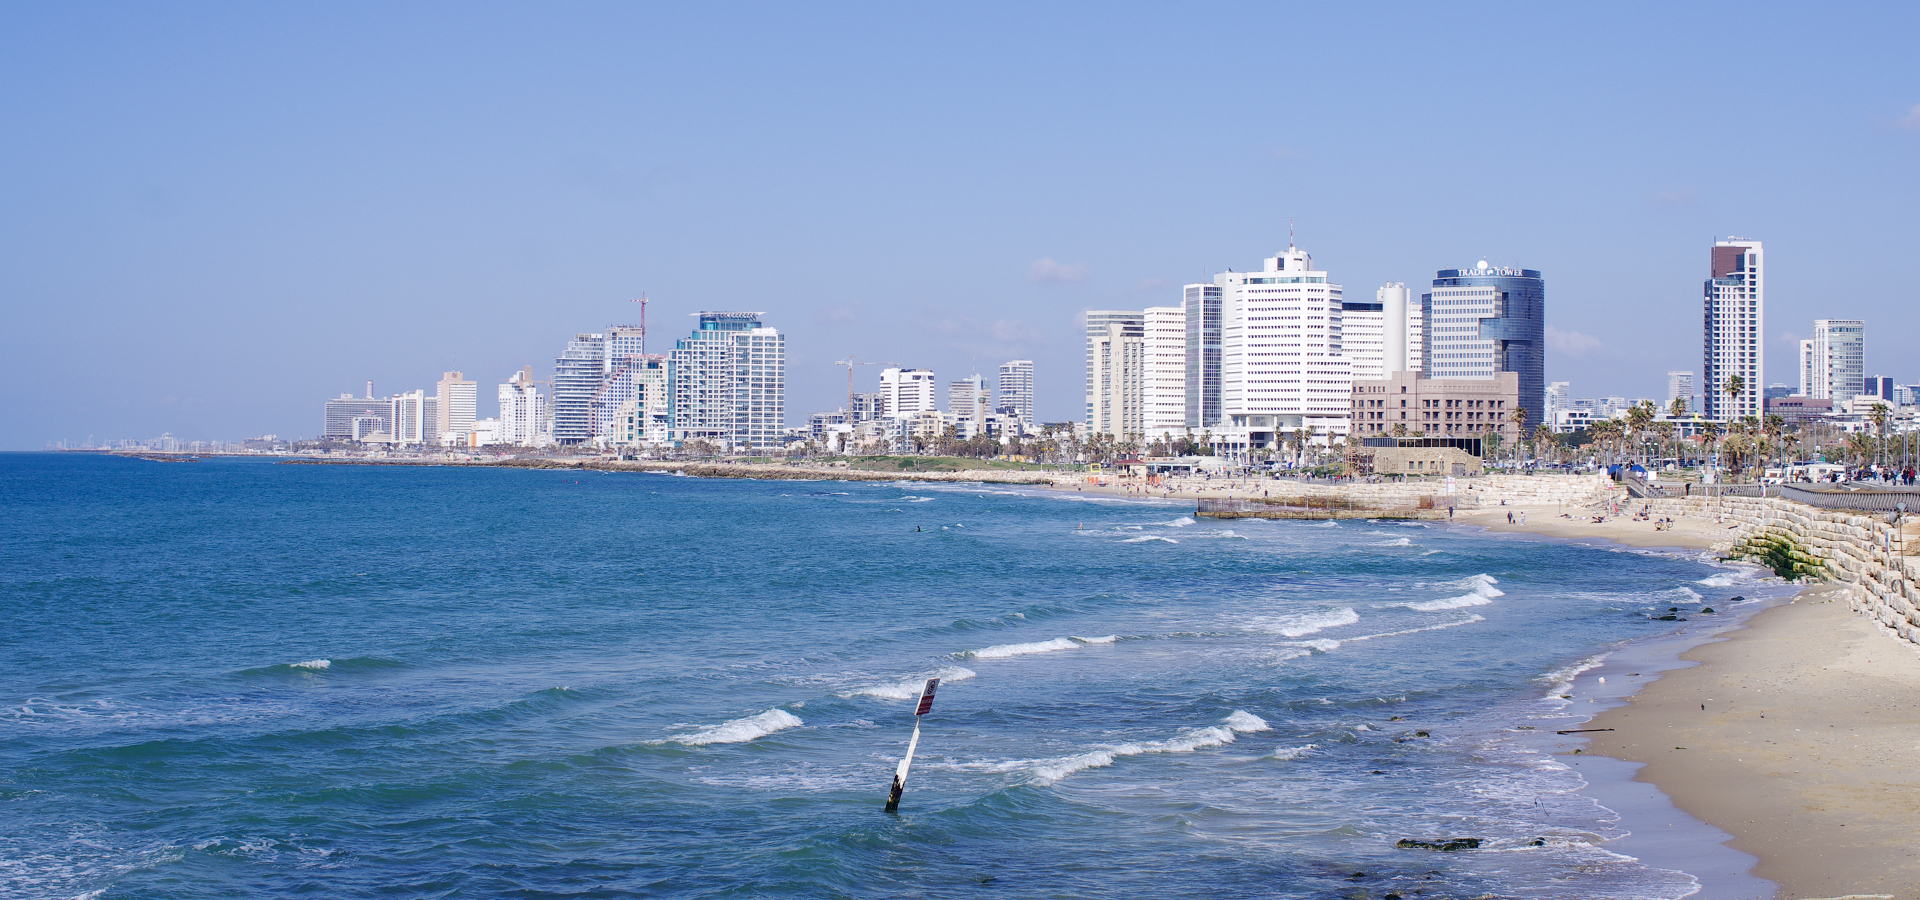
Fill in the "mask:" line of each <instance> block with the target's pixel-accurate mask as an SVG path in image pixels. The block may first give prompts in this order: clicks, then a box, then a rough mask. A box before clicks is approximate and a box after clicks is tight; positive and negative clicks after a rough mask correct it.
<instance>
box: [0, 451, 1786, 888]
mask: <svg viewBox="0 0 1920 900" xmlns="http://www.w3.org/2000/svg"><path fill="white" fill-rule="evenodd" d="M0 510H3V511H4V521H5V522H6V539H5V540H4V541H0V613H4V620H5V622H6V623H7V624H6V627H5V628H4V629H0V895H4V896H7V897H48V898H144V900H154V898H208V897H288V896H302V897H370V896H381V897H388V896H390V897H516V898H549V897H550V898H562V897H565V898H584V897H666V898H778V897H807V898H815V897H824V898H834V897H847V898H880V897H917V898H980V897H1021V898H1029V897H1061V898H1069V897H1089V898H1092V897H1124V898H1132V897H1209V898H1238V897H1274V898H1295V897H1298V898H1325V897H1371V898H1380V897H1386V896H1388V895H1391V894H1398V895H1399V896H1401V897H1405V898H1409V900H1410V898H1413V897H1416V896H1418V897H1424V898H1434V897H1530V898H1598V897H1609V898H1615V897H1617V898H1679V897H1683V896H1687V895H1689V894H1691V893H1694V892H1695V891H1696V890H1698V889H1699V887H1700V879H1699V875H1698V874H1697V873H1694V872H1689V871H1687V870H1686V867H1685V866H1681V865H1674V864H1671V863H1661V862H1658V861H1654V860H1649V859H1642V858H1636V857H1635V856H1633V855H1629V854H1625V853H1621V852H1617V851H1616V850H1614V849H1610V847H1609V842H1610V841H1613V840H1614V839H1616V838H1620V837H1622V836H1624V835H1625V834H1627V833H1628V832H1629V831H1630V830H1631V823H1627V822H1623V820H1622V819H1621V816H1620V815H1619V814H1617V813H1616V812H1615V811H1614V810H1611V809H1609V808H1607V807H1606V806H1604V805H1602V804H1601V803H1600V801H1598V800H1596V799H1595V798H1594V797H1593V796H1591V795H1590V794H1589V793H1587V792H1583V788H1585V787H1586V786H1587V783H1586V779H1585V777H1584V775H1583V772H1582V770H1581V768H1580V767H1579V766H1578V765H1575V764H1574V763H1576V762H1577V761H1578V758H1577V757H1573V756H1570V755H1568V753H1570V750H1569V749H1568V748H1569V747H1572V746H1577V745H1576V744H1568V743H1566V741H1569V740H1574V739H1573V738H1555V737H1554V736H1553V735H1552V732H1554V731H1557V730H1567V729H1574V728H1579V727H1580V723H1581V722H1583V721H1584V720H1585V717H1586V716H1587V715H1588V714H1589V713H1590V712H1591V710H1590V709H1586V710H1583V709H1582V708H1580V707H1579V705H1578V702H1577V699H1576V696H1575V694H1574V693H1573V692H1572V691H1571V688H1570V685H1572V683H1573V682H1574V680H1575V679H1576V677H1577V676H1579V675H1580V674H1581V673H1583V672H1588V671H1589V670H1593V669H1594V667H1595V666H1598V665H1601V664H1602V663H1603V662H1604V660H1605V658H1606V656H1607V654H1609V653H1611V652H1614V651H1617V650H1619V649H1621V648H1626V647H1632V646H1635V645H1636V643H1637V642H1644V641H1648V640H1657V639H1660V638H1662V637H1663V636H1671V635H1672V634H1673V633H1674V632H1675V631H1676V629H1682V628H1686V627H1688V622H1687V620H1688V619H1691V620H1693V621H1694V622H1698V621H1702V620H1705V619H1706V618H1708V617H1710V616H1712V615H1723V616H1724V615H1726V614H1728V613H1729V612H1730V611H1733V610H1735V609H1737V608H1738V607H1739V606H1740V604H1741V603H1755V602H1760V601H1763V600H1765V599H1766V598H1767V597H1769V596H1778V595H1779V594H1781V593H1782V592H1783V591H1784V590H1785V589H1784V588H1783V587H1781V586H1779V585H1778V584H1777V583H1773V582H1769V581H1767V580H1765V579H1762V578H1761V577H1760V576H1759V574H1758V573H1757V572H1756V571H1755V570H1752V569H1750V568H1746V567H1740V566H1732V565H1727V564H1722V563H1719V562H1717V561H1715V560H1713V559H1711V558H1710V557H1706V556H1704V555H1700V554H1691V553H1683V552H1679V551H1673V552H1654V551H1635V550H1629V549H1626V548H1621V547H1612V546H1588V545H1581V544H1576V543H1568V542H1554V541H1544V540H1537V539H1522V538H1516V537H1515V536H1512V535H1490V534H1486V533H1482V532H1479V531H1477V530H1474V529H1469V528H1464V527H1454V526H1450V525H1448V524H1447V523H1445V522H1430V521H1429V522H1407V521H1340V522H1332V521H1320V522H1307V521H1266V520H1250V519H1242V520H1210V519H1197V518H1195V516H1194V507H1193V504H1192V503H1191V502H1190V501H1189V502H1185V503H1180V502H1167V501H1155V500H1134V499H1126V498H1122V497H1115V496H1110V495H1097V494H1088V493H1080V492H1074V491H1058V490H1044V489H1037V488H1022V487H1010V486H1004V485H992V484H945V483H942V484H931V483H912V482H899V483H872V482H868V483H843V482H835V481H800V480H795V481H746V480H727V479H704V478H696V477H684V476H676V475H674V474H670V473H668V474H641V473H605V472H598V471H566V470H534V469H508V468H471V467H458V466H447V467H410V466H352V465H289V464H281V463H278V462H276V461H273V460H267V459H247V458H208V459H202V460H198V461H192V462H155V461H150V460H143V459H133V458H123V457H116V456H104V455H93V454H75V453H68V454H53V453H35V454H17V453H16V454H0ZM1736 594H1737V595H1741V596H1744V597H1746V598H1747V599H1746V600H1744V601H1737V602H1733V603H1729V601H1730V600H1731V599H1732V598H1733V597H1734V596H1735V595H1736ZM1707 606H1713V607H1717V608H1718V609H1717V611H1716V612H1715V613H1711V614H1709V613H1702V612H1700V610H1701V609H1702V608H1703V607H1707ZM1667 615H1673V616H1675V618H1674V619H1671V620H1662V619H1660V618H1659V617H1661V616H1667ZM931 678H938V679H939V684H938V688H937V691H936V692H935V695H934V700H933V703H932V708H931V709H930V710H929V711H928V712H927V714H926V715H925V716H924V717H921V718H920V719H919V721H918V724H919V740H918V744H917V754H916V756H915V758H914V760H913V763H912V766H911V768H910V770H909V774H908V778H907V783H906V790H905V793H904V796H903V797H902V799H901V802H900V805H899V808H898V810H897V811H896V812H891V813H890V812H887V811H886V810H885V808H884V805H885V802H886V799H887V793H888V786H889V783H890V781H891V779H892V778H893V776H894V773H895V771H896V767H897V766H898V764H899V763H900V761H901V758H902V756H903V754H904V753H905V752H906V749H907V746H908V742H909V740H910V739H911V738H912V737H913V734H914V728H915V724H916V720H915V711H916V708H917V703H916V701H917V700H918V699H919V697H920V694H921V692H922V690H923V688H924V686H925V684H926V682H927V680H928V679H931ZM1467 838H1473V839H1477V840H1478V841H1479V845H1478V847H1477V848H1474V849H1457V850H1452V851H1441V850H1434V849H1428V848H1426V847H1422V846H1419V845H1413V846H1401V842H1402V841H1418V842H1426V843H1429V844H1442V843H1443V842H1446V841H1450V840H1458V839H1467Z"/></svg>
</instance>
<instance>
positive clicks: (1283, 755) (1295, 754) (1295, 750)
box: [1273, 744, 1314, 761]
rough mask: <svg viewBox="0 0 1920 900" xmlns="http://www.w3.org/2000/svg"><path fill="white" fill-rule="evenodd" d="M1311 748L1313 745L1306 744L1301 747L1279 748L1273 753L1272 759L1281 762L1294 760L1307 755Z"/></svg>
mask: <svg viewBox="0 0 1920 900" xmlns="http://www.w3.org/2000/svg"><path fill="white" fill-rule="evenodd" d="M1313 748H1314V745H1313V744H1307V745H1305V746H1303V747H1281V748H1280V749H1278V750H1275V751H1273V758H1274V759H1277V760H1281V761H1290V760H1296V759H1299V758H1300V757H1302V756H1305V755H1307V753H1308V751H1310V750H1312V749H1313Z"/></svg>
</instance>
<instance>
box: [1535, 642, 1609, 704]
mask: <svg viewBox="0 0 1920 900" xmlns="http://www.w3.org/2000/svg"><path fill="white" fill-rule="evenodd" d="M1606 661H1607V655H1606V654H1605V653H1597V654H1594V655H1593V656H1589V657H1587V658H1586V659H1583V660H1581V661H1579V662H1577V663H1574V664H1572V665H1570V666H1563V667H1561V668H1558V669H1555V670H1553V671H1551V672H1548V673H1547V674H1545V675H1542V676H1540V680H1541V681H1544V682H1546V683H1547V693H1546V695H1545V696H1543V697H1541V698H1540V699H1542V700H1559V699H1561V698H1560V695H1561V694H1564V693H1566V692H1567V691H1568V690H1569V689H1571V688H1572V687H1573V680H1574V679H1575V678H1578V677H1580V673H1582V672H1585V671H1587V670H1588V669H1591V668H1594V667H1595V666H1598V665H1600V664H1601V663H1603V662H1606Z"/></svg>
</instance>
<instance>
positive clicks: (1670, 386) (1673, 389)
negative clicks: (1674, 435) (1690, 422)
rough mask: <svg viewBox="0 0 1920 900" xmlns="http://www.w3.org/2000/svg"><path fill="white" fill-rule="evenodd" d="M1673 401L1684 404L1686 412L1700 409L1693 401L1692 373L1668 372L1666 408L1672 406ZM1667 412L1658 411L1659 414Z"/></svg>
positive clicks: (1663, 410) (1665, 410)
mask: <svg viewBox="0 0 1920 900" xmlns="http://www.w3.org/2000/svg"><path fill="white" fill-rule="evenodd" d="M1675 400H1678V401H1680V402H1682V403H1684V404H1686V407H1687V411H1688V412H1692V411H1694V410H1696V409H1699V408H1700V407H1699V406H1698V405H1697V404H1696V402H1695V401H1694V399H1693V373H1692V372H1668V373H1667V407H1668V408H1671V407H1672V406H1673V401H1675ZM1668 411H1669V410H1668V409H1661V410H1660V412H1662V413H1666V412H1668Z"/></svg>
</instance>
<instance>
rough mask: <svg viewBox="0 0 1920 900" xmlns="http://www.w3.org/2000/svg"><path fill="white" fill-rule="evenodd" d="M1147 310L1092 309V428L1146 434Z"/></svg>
mask: <svg viewBox="0 0 1920 900" xmlns="http://www.w3.org/2000/svg"><path fill="white" fill-rule="evenodd" d="M1145 362H1146V313H1144V312H1128V311H1124V310H1111V309H1109V310H1096V311H1091V312H1088V313H1087V431H1088V433H1090V434H1108V435H1112V436H1114V437H1117V438H1120V439H1122V440H1136V439H1139V438H1142V437H1144V436H1145V434H1146V430H1145V429H1146V423H1145V421H1144V420H1143V419H1142V418H1141V412H1142V408H1141V403H1140V401H1141V394H1142V392H1143V390H1144V389H1145V387H1146V379H1145V375H1146V366H1145Z"/></svg>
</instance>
